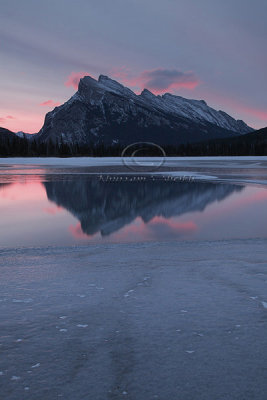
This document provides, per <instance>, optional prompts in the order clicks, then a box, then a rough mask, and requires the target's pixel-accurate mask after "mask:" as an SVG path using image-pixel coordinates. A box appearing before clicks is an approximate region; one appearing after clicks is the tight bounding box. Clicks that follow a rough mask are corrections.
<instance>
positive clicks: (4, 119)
mask: <svg viewBox="0 0 267 400" xmlns="http://www.w3.org/2000/svg"><path fill="white" fill-rule="evenodd" d="M8 119H15V117H13V115H7V116H6V117H1V118H0V122H8V121H7V120H8Z"/></svg>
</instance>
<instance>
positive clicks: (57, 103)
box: [40, 100, 60, 107]
mask: <svg viewBox="0 0 267 400" xmlns="http://www.w3.org/2000/svg"><path fill="white" fill-rule="evenodd" d="M59 105H60V103H59V102H58V101H57V102H56V101H53V100H46V101H44V102H43V103H40V106H49V107H57V106H59Z"/></svg>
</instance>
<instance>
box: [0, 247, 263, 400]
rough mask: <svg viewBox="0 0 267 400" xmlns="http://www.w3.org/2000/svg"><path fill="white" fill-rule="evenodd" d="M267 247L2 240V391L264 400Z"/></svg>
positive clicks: (6, 395)
mask: <svg viewBox="0 0 267 400" xmlns="http://www.w3.org/2000/svg"><path fill="white" fill-rule="evenodd" d="M266 245H267V242H266V241H264V240H260V239H254V240H242V241H241V240H234V241H212V242H198V243H190V242H186V243H185V242H183V243H177V242H173V243H140V244H127V245H123V244H113V245H111V244H110V245H104V246H103V245H102V246H101V245H99V246H95V245H90V246H84V247H54V248H19V249H2V250H1V251H0V267H1V282H0V287H1V297H0V311H1V322H2V324H1V325H2V326H1V339H0V350H1V358H0V385H1V389H0V390H1V396H2V398H3V399H5V400H21V399H28V398H29V399H42V400H50V399H57V398H63V399H71V400H80V399H89V398H90V399H94V400H102V399H103V400H104V399H121V398H125V399H127V398H129V399H138V400H154V399H162V400H165V399H183V400H192V399H198V400H210V399H216V400H244V399H254V400H263V399H265V397H266V393H267V379H266V348H267V336H266V329H267V309H266V307H267V293H266V282H267V263H266V248H267V247H266Z"/></svg>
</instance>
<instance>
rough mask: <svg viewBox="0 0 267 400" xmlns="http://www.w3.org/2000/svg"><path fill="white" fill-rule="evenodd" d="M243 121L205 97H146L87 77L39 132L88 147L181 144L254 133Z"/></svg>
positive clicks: (41, 137)
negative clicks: (212, 106) (142, 143)
mask: <svg viewBox="0 0 267 400" xmlns="http://www.w3.org/2000/svg"><path fill="white" fill-rule="evenodd" d="M252 131H253V129H252V128H250V127H249V126H247V125H246V124H245V123H244V122H243V121H241V120H235V119H234V118H232V117H231V116H230V115H228V114H226V113H225V112H223V111H216V110H214V109H213V108H211V107H209V106H208V105H207V103H206V102H205V101H204V100H189V99H185V98H183V97H180V96H174V95H172V94H170V93H165V94H163V95H162V96H160V95H158V96H156V95H154V94H153V93H151V92H150V91H149V90H147V89H144V90H143V91H142V93H141V94H140V95H137V94H135V93H134V92H133V91H131V90H130V89H129V88H127V87H125V86H123V85H121V84H120V83H118V82H117V81H115V80H112V79H110V78H109V77H107V76H104V75H100V76H99V78H98V80H95V79H93V78H92V77H90V76H85V77H84V78H82V79H81V80H80V82H79V87H78V91H77V92H76V93H75V94H74V95H73V96H72V97H71V98H70V99H69V100H68V101H67V102H66V103H64V104H62V105H61V106H59V107H55V108H54V110H53V111H51V112H49V113H47V114H46V117H45V121H44V125H43V127H42V129H41V130H40V132H39V133H38V134H37V135H36V137H37V138H38V141H40V142H47V141H49V140H51V141H53V142H55V141H56V140H57V141H61V142H63V143H68V144H70V143H76V144H79V145H84V144H88V143H92V144H96V145H99V144H102V143H103V144H105V145H112V144H117V143H119V144H120V145H128V144H131V143H134V142H139V141H142V142H153V143H156V144H159V145H179V144H182V143H184V144H185V143H193V142H199V141H205V140H209V139H217V138H223V137H233V136H237V135H241V134H246V133H249V132H252Z"/></svg>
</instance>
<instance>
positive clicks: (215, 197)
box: [0, 169, 267, 247]
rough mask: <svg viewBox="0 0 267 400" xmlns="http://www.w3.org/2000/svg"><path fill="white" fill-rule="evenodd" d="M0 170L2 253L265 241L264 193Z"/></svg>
mask: <svg viewBox="0 0 267 400" xmlns="http://www.w3.org/2000/svg"><path fill="white" fill-rule="evenodd" d="M1 172H2V175H1V180H0V213H1V220H0V246H2V247H6V246H8V247H16V246H45V245H54V246H57V245H76V244H86V243H104V242H126V243H127V242H140V241H181V240H203V239H204V240H206V239H207V240H212V239H231V238H233V239H236V238H266V237H267V229H266V226H267V213H266V206H267V189H266V188H264V187H259V186H240V185H233V184H225V183H224V184H219V183H208V182H180V181H170V180H164V179H162V178H158V179H154V178H153V179H152V178H151V177H148V176H146V177H144V178H143V180H142V181H140V180H139V181H137V177H134V176H131V177H130V176H128V177H127V176H125V175H124V176H122V177H121V178H120V179H121V181H120V180H119V181H118V178H117V180H116V179H111V180H110V181H108V180H106V179H103V178H101V176H100V175H88V174H83V173H81V174H79V173H77V172H78V171H75V173H70V172H69V171H66V170H64V169H61V170H60V171H59V170H57V171H56V172H54V173H53V174H51V173H46V170H42V171H41V173H40V171H39V173H36V171H34V170H33V171H30V170H29V169H28V170H27V174H26V175H25V174H16V172H18V171H15V172H14V170H13V171H12V173H13V174H9V173H8V170H6V172H7V174H6V175H5V173H3V172H5V171H3V170H2V171H1ZM50 172H51V171H50ZM67 172H68V173H67Z"/></svg>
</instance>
